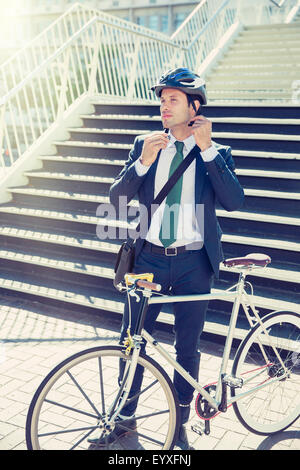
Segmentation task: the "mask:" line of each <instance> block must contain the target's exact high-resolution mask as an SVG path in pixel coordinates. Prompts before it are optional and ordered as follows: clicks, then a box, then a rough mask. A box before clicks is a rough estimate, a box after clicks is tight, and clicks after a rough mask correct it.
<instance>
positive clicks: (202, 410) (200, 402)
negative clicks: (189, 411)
mask: <svg viewBox="0 0 300 470" xmlns="http://www.w3.org/2000/svg"><path fill="white" fill-rule="evenodd" d="M203 388H204V389H205V390H206V391H207V392H208V393H209V394H210V395H211V396H212V397H214V396H215V392H216V388H217V387H216V385H206V386H205V387H203ZM195 407H196V412H197V414H198V416H199V417H200V418H203V419H210V418H213V417H214V416H215V415H216V414H217V413H218V410H215V408H212V407H211V406H210V405H209V403H208V402H207V400H206V399H205V398H204V397H203V396H202V395H201V393H199V394H198V396H197V398H196V401H195Z"/></svg>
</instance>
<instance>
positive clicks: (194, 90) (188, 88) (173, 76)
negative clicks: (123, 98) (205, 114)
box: [151, 68, 207, 105]
mask: <svg viewBox="0 0 300 470" xmlns="http://www.w3.org/2000/svg"><path fill="white" fill-rule="evenodd" d="M164 88H176V89H178V90H181V91H183V92H184V93H186V94H187V95H196V96H198V97H199V98H200V101H201V104H202V105H205V104H207V96H206V85H205V81H204V80H203V78H201V77H200V76H199V75H197V74H196V73H194V72H191V71H190V70H189V69H187V68H177V69H171V70H168V71H167V72H165V73H164V74H163V75H162V76H161V77H160V79H159V82H158V84H157V85H154V86H153V87H152V88H151V90H152V91H155V94H156V96H157V97H160V95H161V92H162V90H163V89H164Z"/></svg>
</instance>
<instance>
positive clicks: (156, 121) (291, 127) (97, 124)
mask: <svg viewBox="0 0 300 470" xmlns="http://www.w3.org/2000/svg"><path fill="white" fill-rule="evenodd" d="M207 111H208V108H205V109H203V114H204V115H206V114H207ZM82 119H83V120H84V125H85V129H86V131H85V132H87V133H88V130H89V129H99V130H101V131H102V132H103V127H104V126H106V128H107V131H109V130H110V129H112V130H113V133H115V132H116V131H117V129H118V126H122V128H123V129H124V128H126V129H127V130H130V131H131V130H132V129H136V131H138V133H140V131H141V134H142V133H145V132H149V128H150V127H151V130H152V131H155V130H157V131H160V130H161V118H160V116H154V117H153V118H151V117H149V116H140V115H137V116H127V115H125V116H124V115H109V118H108V119H107V120H106V118H105V115H103V114H102V115H99V116H97V115H92V116H91V117H90V118H89V116H82ZM210 120H211V121H212V123H213V130H218V129H222V130H223V131H225V130H226V129H227V128H228V129H229V130H231V132H235V131H236V129H238V130H239V132H240V131H243V129H244V128H246V129H247V132H248V131H249V132H255V133H257V131H258V130H259V133H262V132H265V131H266V132H268V133H272V134H275V133H280V134H285V133H286V134H288V133H289V132H290V133H291V134H297V135H298V134H299V128H298V126H299V125H300V119H297V118H295V119H280V118H277V119H275V118H251V117H239V116H236V117H215V116H212V117H210ZM146 128H147V129H148V131H146V130H145V129H146ZM75 132H77V130H75ZM78 132H79V131H78ZM113 133H112V135H114V134H113ZM46 158H47V157H46ZM68 158H69V159H71V158H72V157H68ZM42 159H45V158H44V157H42ZM100 160H101V159H99V163H100ZM103 160H104V159H103ZM107 163H108V162H107Z"/></svg>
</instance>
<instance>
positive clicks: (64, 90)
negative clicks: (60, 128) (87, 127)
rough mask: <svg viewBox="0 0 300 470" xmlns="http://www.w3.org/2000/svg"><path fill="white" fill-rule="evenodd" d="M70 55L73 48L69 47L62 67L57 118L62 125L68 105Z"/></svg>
mask: <svg viewBox="0 0 300 470" xmlns="http://www.w3.org/2000/svg"><path fill="white" fill-rule="evenodd" d="M70 54H71V46H69V47H68V49H67V50H66V54H65V60H64V63H63V64H61V65H62V69H63V74H62V80H61V85H60V97H59V103H58V109H57V117H56V121H57V122H58V123H60V122H61V121H62V119H63V114H64V111H65V104H66V97H67V86H68V75H69V63H70Z"/></svg>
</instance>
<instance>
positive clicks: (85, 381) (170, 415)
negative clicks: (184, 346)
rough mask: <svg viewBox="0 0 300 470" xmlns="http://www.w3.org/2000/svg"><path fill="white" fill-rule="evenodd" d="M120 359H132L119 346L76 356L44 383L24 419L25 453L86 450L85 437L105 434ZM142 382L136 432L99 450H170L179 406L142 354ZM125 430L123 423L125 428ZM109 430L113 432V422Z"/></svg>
mask: <svg viewBox="0 0 300 470" xmlns="http://www.w3.org/2000/svg"><path fill="white" fill-rule="evenodd" d="M119 361H126V363H129V362H130V361H131V356H126V355H125V354H124V353H123V352H122V348H121V347H118V346H103V347H96V348H92V349H87V350H85V351H82V352H79V353H77V354H74V355H73V356H71V357H69V358H67V359H66V360H64V361H63V362H61V363H60V364H59V365H58V366H56V367H55V368H54V369H53V370H52V371H51V372H50V373H49V374H48V375H47V377H46V378H45V379H44V380H43V382H42V383H41V385H40V386H39V388H38V389H37V391H36V393H35V395H34V397H33V399H32V402H31V404H30V407H29V410H28V415H27V421H26V442H27V447H28V449H33V450H35V449H45V450H56V449H61V450H67V449H69V450H73V449H79V450H83V449H89V446H90V445H89V443H88V441H87V439H88V438H94V437H95V438H99V437H100V436H101V435H105V434H106V435H107V431H105V426H106V427H107V416H108V415H109V410H110V406H112V404H113V403H114V401H117V402H118V392H119V386H118V375H119ZM138 364H140V365H141V366H142V367H143V368H144V378H143V383H142V388H141V391H140V394H139V400H138V407H137V410H136V414H135V419H136V425H137V426H136V430H134V431H133V430H132V429H130V430H129V429H128V431H129V432H128V433H127V434H126V435H124V436H122V437H121V438H119V439H118V440H116V441H115V442H114V443H111V444H110V443H109V442H106V443H105V444H106V445H105V446H102V447H101V448H102V449H114V450H118V449H119V450H125V449H130V450H135V449H137V450H143V449H147V450H148V449H151V450H161V449H172V448H173V446H174V443H175V442H176V439H177V434H178V419H177V414H178V403H177V396H176V392H175V389H174V386H173V384H172V382H171V380H170V378H169V377H168V375H167V374H166V372H165V371H164V370H163V369H162V368H161V366H160V365H159V364H157V363H156V362H155V361H154V360H153V359H151V358H149V357H148V356H146V355H143V354H141V355H140V357H139V359H138ZM124 426H126V422H125V424H124ZM110 429H111V430H112V431H113V429H114V424H112V425H111V423H110Z"/></svg>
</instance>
